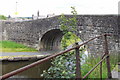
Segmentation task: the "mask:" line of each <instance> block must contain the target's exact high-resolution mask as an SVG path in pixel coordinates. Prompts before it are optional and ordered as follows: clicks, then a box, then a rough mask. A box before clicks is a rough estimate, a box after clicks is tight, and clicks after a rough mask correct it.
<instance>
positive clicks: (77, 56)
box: [0, 34, 112, 80]
mask: <svg viewBox="0 0 120 80" xmlns="http://www.w3.org/2000/svg"><path fill="white" fill-rule="evenodd" d="M103 36H104V38H105V40H104V42H105V53H104V54H103V56H102V58H101V60H100V61H99V62H98V63H97V64H96V65H95V66H94V67H93V68H92V69H91V70H90V71H89V72H88V73H87V74H86V75H85V76H84V77H82V75H81V65H80V58H79V55H80V53H79V48H80V47H81V46H83V45H85V44H87V43H88V42H90V41H92V40H94V39H96V38H99V37H103ZM107 36H111V35H110V34H103V35H100V36H97V37H94V38H91V39H89V40H87V41H85V42H83V43H82V44H80V45H78V44H77V43H76V46H75V47H73V48H70V49H67V50H65V51H62V52H59V53H57V54H53V55H51V56H49V57H46V58H44V59H42V60H38V61H36V62H34V63H32V64H29V65H27V66H24V67H22V68H19V69H17V70H14V71H12V72H9V73H7V74H4V75H3V76H0V79H2V80H4V79H7V78H9V77H11V76H13V75H16V74H18V73H21V72H23V71H25V70H28V69H30V68H32V67H34V66H36V65H38V64H41V63H43V62H46V61H48V60H50V59H52V58H55V57H56V56H59V55H61V54H64V53H66V52H69V51H71V50H74V49H75V53H76V79H79V80H83V79H85V78H87V76H88V75H89V74H90V73H91V72H92V71H93V70H94V69H95V68H96V67H97V66H98V65H100V77H101V79H102V62H103V61H104V60H105V59H106V64H107V73H108V78H109V79H111V78H112V75H111V69H110V60H109V51H108V43H107Z"/></svg>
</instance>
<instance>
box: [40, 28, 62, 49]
mask: <svg viewBox="0 0 120 80" xmlns="http://www.w3.org/2000/svg"><path fill="white" fill-rule="evenodd" d="M62 36H63V33H62V31H61V30H60V29H53V30H50V31H48V32H46V33H45V34H44V35H43V37H42V38H41V40H40V50H41V51H51V50H56V51H58V50H60V45H61V39H62Z"/></svg>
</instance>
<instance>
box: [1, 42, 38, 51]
mask: <svg viewBox="0 0 120 80" xmlns="http://www.w3.org/2000/svg"><path fill="white" fill-rule="evenodd" d="M0 51H2V52H31V51H37V50H35V49H32V48H29V47H26V46H24V45H22V44H19V43H16V42H13V41H0Z"/></svg>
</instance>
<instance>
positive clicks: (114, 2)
mask: <svg viewBox="0 0 120 80" xmlns="http://www.w3.org/2000/svg"><path fill="white" fill-rule="evenodd" d="M118 1H119V0H1V1H0V14H3V15H6V16H8V15H11V16H13V17H14V16H15V12H16V2H17V11H18V13H19V14H18V15H17V16H27V17H28V16H32V14H34V15H37V11H38V10H39V12H40V15H47V14H52V13H55V14H56V15H59V14H61V13H64V14H70V12H71V8H70V7H71V6H75V8H76V10H77V12H78V14H117V13H118Z"/></svg>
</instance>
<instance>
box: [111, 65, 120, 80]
mask: <svg viewBox="0 0 120 80" xmlns="http://www.w3.org/2000/svg"><path fill="white" fill-rule="evenodd" d="M118 68H119V69H120V65H118ZM112 78H118V79H119V80H120V72H117V71H115V70H113V71H112Z"/></svg>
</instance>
